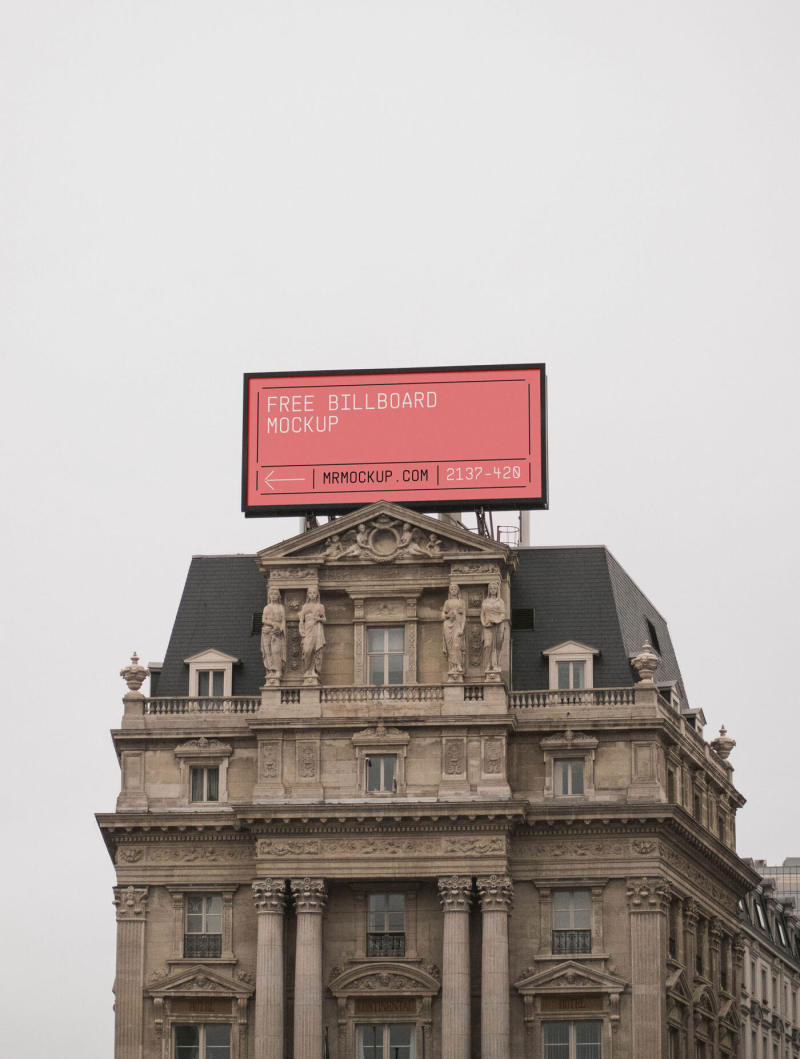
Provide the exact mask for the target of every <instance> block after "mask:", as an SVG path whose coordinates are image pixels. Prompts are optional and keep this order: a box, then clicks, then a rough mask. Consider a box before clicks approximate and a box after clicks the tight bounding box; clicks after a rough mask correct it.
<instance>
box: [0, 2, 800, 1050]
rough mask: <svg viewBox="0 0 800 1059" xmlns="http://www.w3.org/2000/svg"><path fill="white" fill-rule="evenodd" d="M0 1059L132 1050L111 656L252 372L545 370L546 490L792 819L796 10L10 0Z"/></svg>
mask: <svg viewBox="0 0 800 1059" xmlns="http://www.w3.org/2000/svg"><path fill="white" fill-rule="evenodd" d="M0 20H1V21H0V79H1V83H0V122H2V128H1V130H0V133H1V136H2V140H1V144H2V151H3V162H2V177H0V181H1V182H2V184H1V187H2V200H1V201H0V224H1V225H2V244H1V245H0V269H1V270H2V272H1V276H2V282H1V283H0V297H2V303H3V305H2V314H1V318H0V338H1V339H2V347H1V348H2V358H3V385H2V392H1V397H0V399H1V400H2V417H1V419H0V430H2V456H3V467H2V470H3V482H2V497H3V501H4V503H3V509H4V514H3V523H2V525H3V537H4V548H3V559H4V563H5V567H6V570H5V575H4V578H3V585H4V588H3V599H4V606H3V607H2V613H1V615H0V618H1V620H2V634H3V641H2V643H3V666H4V672H5V675H6V680H5V687H6V694H5V696H4V706H3V711H4V715H5V718H6V724H5V745H6V754H5V768H6V773H5V779H6V782H5V784H4V789H5V801H6V806H7V809H6V814H5V830H6V838H5V841H4V843H3V850H4V853H5V857H4V861H5V869H4V873H3V875H4V878H3V885H4V887H6V888H7V889H8V891H9V892H8V895H7V896H6V898H5V900H4V901H3V909H4V913H3V919H4V923H5V929H4V931H3V933H4V935H5V936H6V937H7V938H8V937H9V936H10V944H11V949H12V950H14V954H13V955H12V954H11V952H10V950H9V947H8V942H7V941H6V943H5V945H4V953H3V955H4V958H3V960H2V962H1V965H2V973H3V974H4V975H8V976H9V982H8V983H7V984H6V985H5V986H4V987H3V989H2V990H1V991H0V995H2V998H3V1000H2V1003H3V1004H4V1005H9V1011H8V1013H7V1014H6V1015H4V1017H3V1046H2V1050H3V1052H4V1054H8V1055H12V1054H13V1055H14V1056H15V1057H16V1059H27V1057H29V1056H30V1057H39V1056H51V1055H59V1056H63V1057H67V1059H73V1057H74V1059H108V1056H110V1055H111V1054H112V1014H111V1002H112V997H111V983H112V980H113V976H114V944H115V924H114V914H113V909H112V906H111V886H112V883H113V873H112V869H111V865H110V862H109V860H108V857H107V854H106V852H105V848H104V846H103V844H102V842H101V839H100V836H99V833H98V831H97V829H96V826H95V823H94V820H93V816H92V814H93V813H94V812H95V811H109V810H111V809H113V807H114V801H115V797H116V794H117V791H118V785H119V776H118V769H117V764H116V760H115V756H114V753H113V749H112V746H111V742H110V739H109V736H108V730H109V728H111V727H112V726H116V725H117V724H118V723H119V720H120V716H121V695H122V692H123V691H124V686H123V683H122V681H121V680H120V678H119V676H118V672H119V669H120V667H121V666H123V665H124V664H125V663H126V661H127V659H128V657H129V655H130V653H131V651H132V650H134V649H136V650H138V651H139V653H140V654H141V655H142V657H143V659H144V660H145V661H148V660H151V659H154V660H157V659H161V658H162V657H163V653H164V650H165V647H166V644H167V640H168V636H169V631H170V628H171V624H172V620H173V618H174V615H175V611H176V607H177V603H178V600H179V597H180V592H181V589H182V585H183V581H184V578H185V576H186V570H187V566H188V563H189V558H190V556H191V555H192V554H193V553H227V552H251V551H255V550H256V549H258V548H260V547H263V546H265V545H267V544H270V543H273V542H275V541H276V540H278V539H280V538H281V537H283V536H287V535H290V534H293V533H294V532H295V531H296V520H294V519H290V520H265V519H253V520H245V519H244V517H243V516H242V515H241V513H240V510H239V508H240V495H239V494H240V479H239V475H240V452H241V448H240V446H241V386H242V373H243V372H245V371H282V370H286V371H288V370H294V369H302V370H309V369H316V368H323V367H324V368H355V367H363V368H369V367H410V366H416V365H458V364H491V363H509V362H514V361H526V362H527V361H543V362H545V363H546V365H547V370H548V379H549V398H550V400H549V411H550V483H551V498H550V499H551V504H550V510H549V511H548V512H542V513H536V514H534V516H533V518H532V523H533V537H534V543H538V544H559V545H563V544H606V545H608V547H609V548H610V549H611V551H612V552H613V553H614V555H615V556H616V557H617V558H618V559H619V561H620V562H621V563H622V565H623V566H624V567H625V568H626V569H627V570H628V571H629V573H630V574H631V576H632V577H633V578H634V579H635V580H636V582H637V583H638V584H639V586H640V587H641V588H642V589H643V591H644V592H645V593H646V594H647V595H648V596H649V597H650V599H651V600H652V601H653V603H654V604H655V606H656V607H658V609H659V610H660V611H661V613H663V614H664V616H665V617H666V618H667V620H668V621H669V624H670V629H671V633H672V639H673V642H674V644H675V647H676V651H677V654H678V659H679V662H680V665H681V668H682V671H683V676H684V680H685V684H686V688H687V691H688V694H689V698H690V700H691V702H692V704H693V705H694V706H701V707H702V708H703V709H704V711H705V713H706V716H707V718H708V722H709V724H708V729H707V733H706V734H707V736H708V737H712V736H713V735H714V734H716V732H717V730H718V729H719V726H720V725H721V724H725V725H727V727H728V729H729V733H730V734H731V735H732V736H733V737H734V738H735V739H736V740H737V743H738V745H737V747H736V749H735V750H734V752H733V756H732V762H733V764H734V765H735V767H736V772H735V780H736V782H737V783H738V785H739V787H740V789H741V790H742V792H743V793H744V794H745V795H746V797H747V799H748V805H747V807H746V808H745V809H744V810H743V812H742V813H741V814H740V816H739V850H740V852H741V853H742V854H744V855H752V856H763V857H766V858H768V859H770V860H772V861H773V862H774V861H775V860H778V861H780V860H782V859H783V858H784V857H785V856H788V855H800V834H798V828H797V809H796V805H797V782H798V781H797V775H798V768H797V761H798V744H797V722H796V718H797V712H798V687H800V680H798V674H797V673H795V670H794V666H795V662H796V658H797V642H798V628H797V619H796V615H797V600H798V595H799V594H800V585H798V573H797V560H796V549H797V539H798V530H797V524H798V515H799V514H800V511H799V510H798V506H799V505H798V495H797V492H798V489H797V487H798V475H797V455H798V426H797V420H798V394H797V391H798V366H797V358H796V350H797V338H798V304H799V303H798V246H800V230H799V227H800V225H799V223H798V222H799V220H800V210H799V209H798V198H799V196H798V188H800V166H799V165H798V161H799V154H800V151H799V148H798V129H800V113H798V111H800V85H799V84H798V64H797V55H798V44H799V41H798V36H799V34H798V30H799V29H800V7H798V5H797V4H796V3H795V2H793V0H784V2H779V0H761V2H760V3H754V2H750V3H742V2H738V0H725V2H722V0H717V2H703V0H669V2H666V0H665V2H662V3H653V2H649V0H616V2H615V0H605V2H599V0H584V2H580V0H574V2H565V0H550V2H540V0H529V2H523V0H505V2H502V0H484V2H479V0H452V2H445V0H424V2H420V0H407V2H398V0H394V2H388V0H362V2H353V0H316V2H310V0H285V2H270V0H260V2H254V0H239V2H234V3H226V4H223V3H220V2H217V3H211V2H208V0H158V2H153V0H129V2H124V3H123V2H119V0H93V2H92V0H69V2H68V3H65V2H64V0H50V2H44V0H25V2H24V3H23V2H22V0H6V3H5V4H4V5H3V6H2V9H1V10H0Z"/></svg>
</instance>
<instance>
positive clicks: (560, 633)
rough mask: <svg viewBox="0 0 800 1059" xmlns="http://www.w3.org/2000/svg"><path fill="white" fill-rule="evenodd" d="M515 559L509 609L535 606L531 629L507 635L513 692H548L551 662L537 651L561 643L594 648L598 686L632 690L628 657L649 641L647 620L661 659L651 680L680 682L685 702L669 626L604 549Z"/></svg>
mask: <svg viewBox="0 0 800 1059" xmlns="http://www.w3.org/2000/svg"><path fill="white" fill-rule="evenodd" d="M519 560H520V561H519V567H518V569H517V571H516V573H515V574H514V575H513V577H512V579H511V607H512V609H515V608H527V607H533V609H534V628H533V631H531V630H530V629H514V630H512V634H511V642H512V649H513V656H512V664H513V683H514V687H515V688H516V689H518V690H523V689H535V688H546V687H547V686H548V681H549V676H548V660H547V658H545V657H544V656H543V654H542V651H546V650H547V649H548V648H551V647H556V646H557V645H558V644H560V643H564V642H565V641H566V640H578V641H579V642H580V643H584V644H587V645H588V646H589V647H594V648H596V649H597V650H599V652H600V654H599V655H597V656H596V657H595V659H594V685H595V687H598V688H613V687H626V686H630V685H631V684H633V683H634V681H635V679H636V676H635V673H634V671H633V669H632V668H631V664H630V662H629V658H630V656H631V655H633V654H636V652H637V651H638V650H639V648H640V647H641V646H642V644H643V643H644V642H645V641H646V640H651V639H652V634H651V631H650V629H649V628H648V625H647V622H648V620H649V621H650V622H651V623H652V625H653V629H654V630H655V633H656V637H657V639H658V647H659V653H660V654H661V658H662V661H661V665H660V666H659V668H658V670H657V671H656V675H655V680H656V683H657V684H668V683H670V682H673V681H675V682H677V684H678V691H679V694H680V695H681V700H682V701H683V702H684V704H685V697H684V694H683V681H682V680H681V674H680V669H679V668H678V663H677V660H676V658H675V652H674V651H673V649H672V641H671V640H670V635H669V630H668V629H667V623H666V622H665V621H664V619H663V618H662V616H661V615H660V614H659V612H658V611H657V610H656V609H655V607H654V606H653V605H652V603H650V601H649V600H648V599H647V597H646V596H645V595H644V594H643V593H642V592H641V591H640V590H639V589H638V588H637V587H636V585H635V584H634V582H633V581H632V580H631V579H630V577H629V576H628V575H627V574H626V573H625V571H624V570H623V569H622V567H621V566H620V565H619V563H618V562H617V561H616V559H615V558H614V556H613V555H611V553H610V552H609V551H608V550H607V549H606V548H603V547H595V548H523V549H521V550H520V552H519ZM653 646H654V647H655V646H656V645H655V644H653Z"/></svg>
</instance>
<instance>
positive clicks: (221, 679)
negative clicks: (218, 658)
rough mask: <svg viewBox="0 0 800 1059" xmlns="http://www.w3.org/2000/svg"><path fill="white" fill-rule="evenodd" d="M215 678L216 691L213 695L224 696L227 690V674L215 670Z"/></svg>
mask: <svg viewBox="0 0 800 1059" xmlns="http://www.w3.org/2000/svg"><path fill="white" fill-rule="evenodd" d="M213 676H214V690H213V691H212V695H217V696H219V695H222V694H223V692H224V688H225V674H224V673H223V671H222V670H221V669H215V670H214V674H213Z"/></svg>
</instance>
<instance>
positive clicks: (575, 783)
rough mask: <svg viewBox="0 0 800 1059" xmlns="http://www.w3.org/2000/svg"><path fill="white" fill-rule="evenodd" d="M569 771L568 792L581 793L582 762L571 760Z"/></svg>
mask: <svg viewBox="0 0 800 1059" xmlns="http://www.w3.org/2000/svg"><path fill="white" fill-rule="evenodd" d="M570 771H571V773H572V783H571V785H570V794H583V762H582V761H571V762H570Z"/></svg>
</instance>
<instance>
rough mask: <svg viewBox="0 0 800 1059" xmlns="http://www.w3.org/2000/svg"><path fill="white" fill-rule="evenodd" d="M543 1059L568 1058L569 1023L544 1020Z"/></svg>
mask: <svg viewBox="0 0 800 1059" xmlns="http://www.w3.org/2000/svg"><path fill="white" fill-rule="evenodd" d="M542 1030H543V1035H544V1056H545V1059H569V1023H568V1022H544V1023H542Z"/></svg>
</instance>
